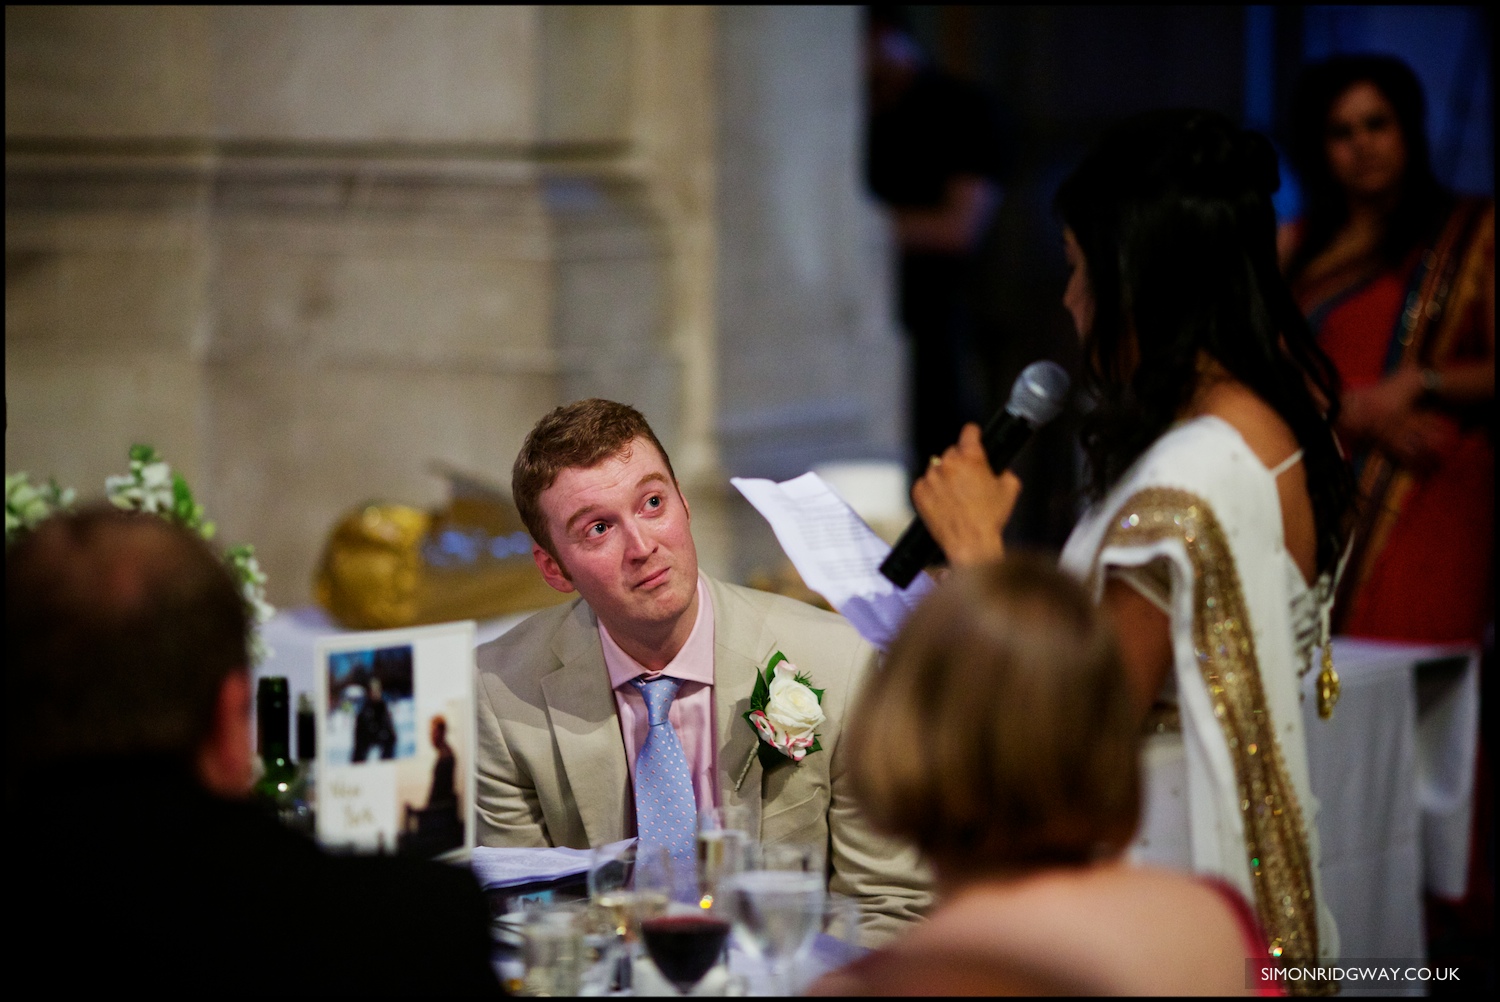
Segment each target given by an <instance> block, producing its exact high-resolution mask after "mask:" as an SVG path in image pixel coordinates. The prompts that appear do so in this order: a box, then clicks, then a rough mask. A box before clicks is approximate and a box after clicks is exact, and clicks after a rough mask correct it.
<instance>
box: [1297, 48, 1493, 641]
mask: <svg viewBox="0 0 1500 1002" xmlns="http://www.w3.org/2000/svg"><path fill="white" fill-rule="evenodd" d="M1293 128H1294V136H1293V157H1294V159H1295V160H1296V161H1297V166H1298V169H1299V171H1300V173H1301V176H1302V181H1303V188H1304V197H1305V199H1306V212H1305V215H1304V217H1303V218H1302V219H1301V220H1300V221H1299V222H1297V223H1294V224H1292V225H1290V226H1288V227H1286V229H1285V230H1284V231H1283V234H1282V238H1283V239H1282V252H1283V262H1284V265H1285V267H1286V271H1287V277H1288V278H1289V279H1290V280H1291V283H1292V288H1293V292H1294V294H1295V295H1296V297H1297V299H1298V302H1299V303H1300V304H1301V306H1302V308H1303V310H1304V311H1305V312H1306V314H1307V317H1308V320H1309V321H1310V322H1311V324H1312V327H1313V329H1314V330H1315V331H1316V332H1317V334H1318V340H1319V345H1320V346H1321V347H1322V349H1323V350H1324V351H1325V352H1326V353H1327V354H1328V356H1329V357H1330V358H1331V359H1332V360H1333V363H1334V365H1335V366H1336V367H1337V368H1338V370H1339V374H1340V376H1341V377H1342V380H1343V385H1344V391H1343V396H1342V401H1341V402H1342V405H1343V406H1342V414H1341V418H1340V421H1339V431H1340V434H1341V436H1342V438H1343V439H1344V442H1345V445H1346V447H1348V448H1350V449H1352V451H1353V458H1354V461H1355V464H1356V472H1357V476H1358V478H1359V498H1360V502H1361V503H1360V512H1361V513H1360V522H1359V525H1358V528H1357V531H1356V534H1355V543H1354V549H1353V551H1352V553H1351V554H1350V557H1349V562H1348V566H1347V567H1346V569H1345V571H1344V575H1343V580H1342V585H1341V587H1340V591H1339V600H1338V602H1337V603H1336V606H1335V616H1336V617H1337V620H1336V623H1335V630H1336V631H1337V632H1341V633H1348V634H1353V635H1356V636H1365V637H1379V638H1386V639H1393V640H1408V641H1469V642H1474V643H1478V642H1480V641H1481V640H1482V639H1483V635H1484V632H1485V627H1486V625H1487V624H1488V623H1489V622H1490V620H1491V618H1492V615H1493V613H1492V609H1493V604H1494V599H1493V592H1492V582H1493V576H1492V566H1493V564H1492V550H1493V540H1494V475H1495V466H1494V462H1495V458H1494V445H1493V440H1492V432H1491V430H1490V428H1489V424H1490V420H1491V416H1492V407H1493V402H1494V397H1495V214H1494V203H1493V201H1492V200H1490V199H1480V198H1458V197H1455V196H1454V195H1452V194H1451V193H1450V192H1448V191H1446V190H1445V189H1444V188H1443V187H1442V186H1441V185H1440V184H1439V183H1438V182H1437V179H1436V178H1435V177H1434V175H1433V172H1432V166H1431V164H1430V162H1429V158H1428V148H1427V136H1426V131H1425V126H1424V108H1423V97H1422V90H1421V86H1420V84H1418V82H1417V79H1416V77H1415V75H1413V73H1412V71H1411V70H1410V69H1408V68H1407V66H1406V65H1405V64H1404V63H1402V62H1400V61H1399V60H1396V59H1393V58H1390V57H1384V56H1338V57H1335V58H1333V59H1330V60H1328V61H1326V62H1324V63H1320V64H1318V65H1315V66H1313V67H1310V68H1309V70H1308V71H1307V73H1306V74H1305V75H1304V77H1303V79H1302V81H1301V83H1300V85H1299V88H1298V91H1297V97H1296V101H1295V105H1294V109H1293Z"/></svg>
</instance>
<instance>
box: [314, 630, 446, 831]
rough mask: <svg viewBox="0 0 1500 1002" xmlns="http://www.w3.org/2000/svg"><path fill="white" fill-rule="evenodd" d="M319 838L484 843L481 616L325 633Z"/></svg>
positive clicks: (320, 670) (320, 680) (320, 655)
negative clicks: (480, 839) (476, 810)
mask: <svg viewBox="0 0 1500 1002" xmlns="http://www.w3.org/2000/svg"><path fill="white" fill-rule="evenodd" d="M316 659H317V670H316V671H315V673H314V674H315V677H316V681H317V689H318V692H317V702H318V710H319V712H318V714H317V726H318V732H319V733H318V743H317V747H318V775H319V777H320V781H319V784H318V785H319V789H318V800H319V805H318V839H319V840H320V841H321V842H322V843H323V844H324V845H326V846H328V847H330V848H334V849H340V850H352V851H355V852H368V853H399V854H402V855H411V856H419V857H423V858H432V857H435V856H441V855H443V854H444V853H447V852H450V851H452V850H455V849H462V848H468V847H472V846H473V844H474V826H473V803H474V760H473V713H474V710H473V707H474V624H473V622H470V621H465V622H458V623H443V624H439V625H437V626H420V627H412V628H409V629H399V630H381V631H378V632H371V633H350V634H341V635H336V636H331V637H324V638H322V639H320V640H319V641H318V644H317V650H316Z"/></svg>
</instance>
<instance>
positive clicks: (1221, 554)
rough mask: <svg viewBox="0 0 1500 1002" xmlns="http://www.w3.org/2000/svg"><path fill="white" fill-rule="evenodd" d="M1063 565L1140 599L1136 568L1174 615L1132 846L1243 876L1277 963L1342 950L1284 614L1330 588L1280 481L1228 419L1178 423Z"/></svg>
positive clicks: (1292, 632) (1096, 515)
mask: <svg viewBox="0 0 1500 1002" xmlns="http://www.w3.org/2000/svg"><path fill="white" fill-rule="evenodd" d="M1062 566H1063V568H1064V569H1065V570H1067V571H1069V572H1071V573H1073V574H1074V575H1075V576H1077V577H1079V578H1080V579H1082V580H1083V581H1085V582H1086V583H1087V584H1088V586H1089V587H1090V588H1091V589H1092V591H1093V594H1094V596H1095V599H1096V600H1098V599H1099V598H1101V597H1102V595H1103V591H1104V584H1105V580H1106V578H1107V577H1109V576H1111V575H1118V576H1121V577H1124V578H1125V579H1126V580H1127V581H1129V582H1130V583H1131V584H1132V585H1134V586H1135V587H1137V588H1138V589H1141V590H1142V591H1145V592H1148V597H1151V596H1150V595H1149V589H1147V588H1143V587H1142V585H1141V583H1140V582H1141V581H1142V580H1146V581H1150V580H1152V579H1154V580H1157V581H1160V582H1161V586H1162V588H1163V589H1164V591H1162V592H1160V593H1159V594H1158V596H1157V597H1156V600H1157V601H1158V603H1159V604H1161V605H1162V607H1163V609H1164V611H1165V612H1166V613H1167V614H1168V616H1169V618H1170V620H1171V630H1172V651H1173V665H1174V670H1173V675H1172V678H1171V679H1170V680H1169V682H1168V685H1167V686H1166V693H1165V694H1166V695H1168V696H1171V695H1172V694H1173V690H1175V698H1176V700H1177V705H1178V714H1177V716H1178V718H1179V719H1180V731H1178V730H1177V729H1176V727H1174V726H1170V725H1168V726H1162V727H1158V728H1157V729H1158V731H1160V732H1161V733H1158V734H1156V735H1154V736H1152V738H1150V739H1149V740H1148V743H1147V759H1148V761H1152V763H1153V765H1152V768H1150V769H1148V770H1147V773H1146V776H1145V779H1146V784H1147V791H1146V802H1147V807H1146V810H1145V811H1144V812H1143V816H1144V817H1143V830H1142V832H1141V833H1138V835H1137V841H1136V845H1135V846H1134V847H1133V850H1132V854H1131V855H1132V858H1136V859H1139V860H1142V861H1147V862H1152V863H1158V864H1162V865H1168V866H1177V867H1180V868H1184V869H1189V870H1192V871H1195V872H1199V873H1208V874H1214V875H1217V876H1219V877H1221V878H1222V879H1224V880H1225V881H1227V882H1228V883H1229V884H1231V885H1232V886H1234V887H1236V888H1238V889H1239V890H1240V892H1241V893H1243V894H1244V895H1245V897H1246V899H1247V900H1249V901H1251V902H1253V904H1254V907H1255V911H1256V914H1257V915H1258V916H1259V918H1260V922H1261V927H1262V929H1263V930H1264V931H1265V934H1266V938H1267V940H1268V941H1269V946H1270V951H1271V954H1272V955H1273V956H1276V957H1280V958H1282V959H1283V961H1289V962H1297V961H1311V960H1317V959H1325V960H1326V959H1330V958H1332V957H1335V956H1337V950H1338V943H1337V937H1338V934H1337V931H1336V929H1335V928H1334V925H1333V917H1332V915H1331V914H1329V912H1328V910H1327V909H1326V908H1325V907H1322V906H1321V904H1320V900H1319V894H1318V833H1317V824H1316V818H1317V810H1318V805H1317V801H1316V800H1315V799H1314V798H1313V796H1312V791H1311V789H1310V788H1309V782H1308V767H1307V744H1306V739H1305V736H1304V734H1303V730H1302V713H1301V711H1300V707H1299V698H1300V696H1299V693H1300V686H1299V678H1300V676H1301V674H1302V673H1303V672H1305V671H1307V670H1308V668H1309V665H1308V658H1307V650H1306V647H1305V645H1302V644H1300V643H1299V642H1298V639H1297V637H1296V629H1295V628H1294V623H1293V612H1294V609H1295V608H1296V607H1298V606H1305V605H1306V604H1307V599H1308V598H1309V596H1310V595H1311V594H1316V595H1318V597H1321V596H1322V595H1324V594H1326V593H1327V591H1328V589H1327V588H1318V589H1316V590H1315V591H1313V592H1309V589H1308V588H1307V586H1306V584H1305V583H1304V582H1303V581H1302V578H1301V575H1300V573H1298V572H1297V570H1296V565H1295V563H1293V561H1292V559H1291V557H1290V555H1289V554H1288V553H1287V550H1286V545H1285V541H1284V538H1283V534H1282V519H1281V503H1280V499H1279V496H1278V494H1277V489H1276V481H1275V478H1274V477H1273V476H1272V475H1271V473H1270V471H1268V470H1267V469H1266V468H1265V467H1264V466H1263V465H1261V463H1260V461H1259V459H1257V458H1256V456H1255V454H1254V453H1253V452H1252V451H1251V450H1250V448H1249V447H1248V446H1247V445H1246V444H1245V442H1244V440H1243V439H1242V438H1240V436H1239V433H1238V432H1236V431H1235V430H1234V428H1233V427H1232V426H1230V425H1229V424H1227V423H1225V422H1224V421H1222V420H1220V419H1218V418H1215V417H1200V418H1196V419H1193V420H1191V421H1187V422H1183V423H1181V424H1179V425H1176V426H1175V427H1173V428H1172V429H1171V430H1169V431H1168V432H1167V433H1165V434H1164V435H1162V437H1161V438H1159V439H1158V440H1157V441H1156V442H1155V443H1154V444H1153V445H1152V446H1151V448H1150V449H1148V450H1147V451H1146V452H1145V453H1144V454H1143V455H1142V456H1141V457H1140V459H1138V460H1137V461H1136V462H1135V464H1134V465H1133V466H1132V467H1131V468H1130V469H1129V470H1128V471H1127V472H1126V473H1125V475H1124V476H1122V477H1121V478H1120V482H1119V483H1117V484H1116V485H1115V487H1114V489H1113V490H1111V491H1110V492H1109V495H1108V496H1107V497H1106V498H1105V499H1104V500H1103V501H1102V502H1101V503H1099V504H1097V505H1095V506H1094V507H1093V508H1091V509H1090V510H1089V511H1088V512H1087V513H1085V515H1084V517H1083V519H1082V520H1081V521H1080V522H1079V524H1078V527H1077V528H1076V529H1074V531H1073V534H1072V536H1071V537H1070V538H1069V540H1068V544H1067V547H1066V548H1065V549H1064V551H1063V556H1062ZM1324 604H1325V606H1326V601H1325V603H1324ZM1325 611H1326V610H1325ZM1299 649H1300V653H1299ZM1174 760H1175V761H1174ZM1174 765H1175V766H1176V769H1177V776H1178V782H1177V784H1176V785H1178V786H1179V787H1180V788H1179V789H1176V790H1171V791H1166V790H1162V789H1159V788H1158V789H1153V788H1152V786H1153V784H1154V785H1156V786H1158V787H1159V786H1160V785H1161V784H1162V783H1167V784H1171V783H1172V772H1173V766H1174ZM1183 794H1185V796H1184V795H1183ZM1173 804H1175V805H1176V808H1175V812H1174V809H1173V808H1172V806H1171V805H1173ZM1163 805H1167V806H1165V807H1164V806H1163ZM1174 829H1175V830H1174ZM1299 987H1302V988H1303V989H1308V988H1311V989H1313V990H1314V991H1316V990H1318V988H1319V987H1321V986H1313V985H1308V984H1307V983H1306V982H1303V983H1302V984H1301V985H1300V986H1299ZM1330 987H1331V986H1330Z"/></svg>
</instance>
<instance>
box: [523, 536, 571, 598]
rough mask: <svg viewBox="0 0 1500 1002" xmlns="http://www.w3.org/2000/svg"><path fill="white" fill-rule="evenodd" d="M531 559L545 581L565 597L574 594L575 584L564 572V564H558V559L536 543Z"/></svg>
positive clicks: (532, 548) (533, 544)
mask: <svg viewBox="0 0 1500 1002" xmlns="http://www.w3.org/2000/svg"><path fill="white" fill-rule="evenodd" d="M531 559H532V560H535V561H536V569H537V570H539V571H541V572H542V580H543V581H545V582H547V583H548V584H549V585H551V586H552V587H553V588H554V589H556V590H557V591H560V592H562V593H563V594H564V595H568V594H572V592H573V591H574V590H575V589H574V588H573V582H572V581H571V580H569V579H568V572H567V571H565V570H563V566H562V564H560V563H558V562H557V558H556V557H554V556H553V555H552V554H550V553H548V552H547V551H546V550H544V549H542V548H541V547H540V546H539V545H537V544H536V543H532V544H531Z"/></svg>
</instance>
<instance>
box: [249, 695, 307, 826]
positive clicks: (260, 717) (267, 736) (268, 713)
mask: <svg viewBox="0 0 1500 1002" xmlns="http://www.w3.org/2000/svg"><path fill="white" fill-rule="evenodd" d="M255 719H256V725H257V730H258V731H259V739H260V762H261V775H260V779H258V780H256V781H255V797H256V799H257V800H259V801H260V802H261V803H263V804H265V805H266V806H267V807H268V808H270V809H271V810H273V811H275V812H276V813H277V814H278V815H280V814H282V813H283V811H284V810H285V809H286V808H288V807H290V806H291V805H292V801H293V800H294V799H295V794H296V791H295V789H294V788H295V786H296V783H297V767H296V765H295V764H293V762H292V742H291V723H292V715H291V699H290V692H289V690H288V687H287V681H286V679H285V678H284V677H282V676H279V675H278V676H273V677H271V678H263V679H261V680H260V686H259V688H258V689H257V690H256V694H255Z"/></svg>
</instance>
